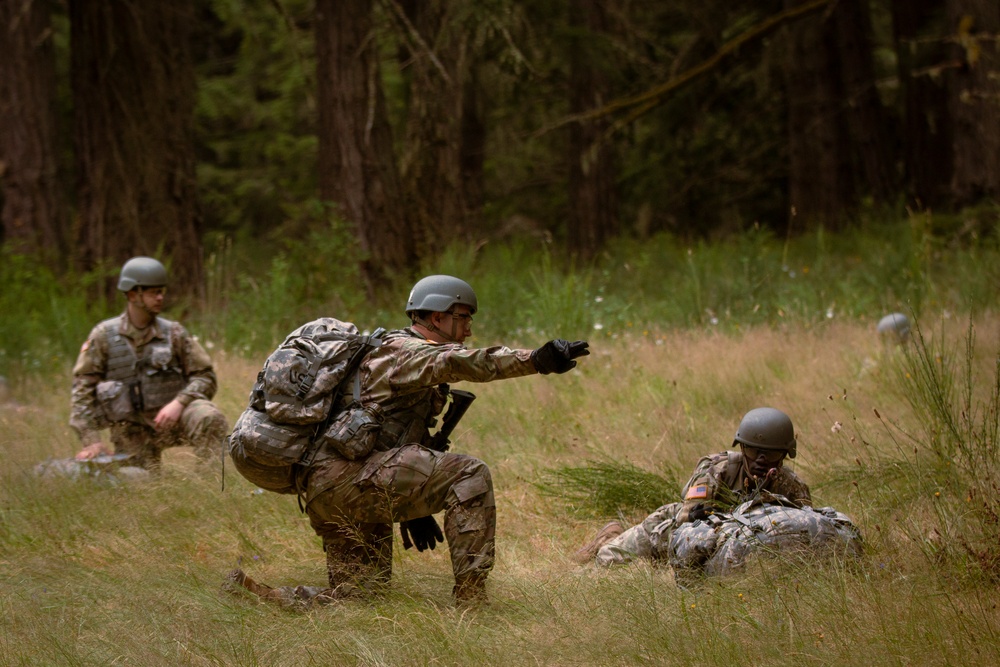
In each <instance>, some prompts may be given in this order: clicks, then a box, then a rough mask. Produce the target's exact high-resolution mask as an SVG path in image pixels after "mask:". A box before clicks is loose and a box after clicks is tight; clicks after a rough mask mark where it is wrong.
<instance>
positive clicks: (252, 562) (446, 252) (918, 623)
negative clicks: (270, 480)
mask: <svg viewBox="0 0 1000 667" xmlns="http://www.w3.org/2000/svg"><path fill="white" fill-rule="evenodd" d="M998 35H1000V6H998V5H997V3H996V2H994V1H993V0H940V1H932V0H909V1H907V0H891V1H890V0H875V1H872V2H861V1H858V0H809V1H802V2H799V1H794V0H786V1H784V2H778V1H771V0H765V1H763V2H753V3H733V2H726V1H725V0H707V1H702V2H697V3H695V2H681V1H671V0H666V1H661V2H638V1H636V2H629V1H627V0H608V1H607V2H596V1H583V0H581V1H573V2H570V1H566V2H548V3H514V2H507V1H505V0H486V1H483V2H475V3H473V2H461V1H453V2H437V1H428V2H420V1H418V0H399V1H394V0H379V1H377V2H363V1H360V0H348V1H343V2H337V1H335V0H315V2H307V1H305V0H303V1H296V2H292V1H287V0H285V1H282V0H272V1H271V2H235V1H229V0H211V1H206V0H200V1H196V0H178V1H176V2H169V3H154V2H139V1H121V0H119V1H111V2H101V3H88V2H77V1H74V0H69V1H68V2H43V1H41V0H0V40H2V41H0V202H2V207H3V208H2V219H3V231H2V233H3V236H2V248H0V253H2V255H0V285H2V290H0V313H2V318H0V375H2V376H4V377H6V379H7V384H6V385H4V386H2V387H0V390H2V392H3V393H2V395H0V399H2V400H0V403H2V405H0V424H2V435H0V438H2V443H0V444H2V447H3V451H4V455H3V457H2V459H0V476H2V480H3V483H2V485H0V499H2V506H0V512H2V517H0V574H2V575H3V578H4V580H5V581H8V582H11V583H12V585H11V586H9V587H7V588H5V589H4V591H3V592H2V593H0V609H2V610H3V612H4V613H3V614H2V617H3V619H4V620H3V621H2V625H0V630H2V633H0V665H4V664H38V663H39V662H42V663H44V664H109V663H113V662H119V663H131V664H248V665H249V664H302V663H303V662H305V663H313V664H431V663H444V664H472V663H476V664H535V663H538V662H541V663H544V664H626V663H628V664H634V663H636V662H638V663H650V664H689V663H690V661H691V660H692V657H693V656H698V658H699V659H704V660H705V661H706V662H709V663H713V664H715V663H723V662H741V663H743V662H749V663H750V664H778V663H782V662H785V661H787V659H788V656H789V655H794V656H795V659H796V660H797V661H798V662H801V663H803V664H831V662H834V663H839V664H867V665H870V664H956V663H964V662H980V663H983V664H991V663H993V662H998V661H1000V655H998V654H997V651H998V648H997V647H1000V638H998V637H997V636H996V627H998V624H997V621H998V615H997V610H996V604H997V603H996V586H997V582H998V580H1000V575H998V573H1000V546H998V545H1000V528H998V526H1000V521H998V519H997V517H998V516H1000V501H998V500H997V498H1000V449H998V446H997V443H998V440H997V434H998V425H1000V417H998V415H1000V410H998V407H1000V372H998V369H1000V366H998V365H997V360H998V354H1000V349H998V346H1000V321H998V316H997V314H996V313H997V289H996V286H997V285H998V284H1000V252H998V250H1000V248H998V231H997V228H998V222H1000V208H998V205H997V198H998V192H1000V75H998V72H1000V42H998ZM136 254H148V255H153V256H156V257H159V258H161V259H163V260H164V262H165V263H167V264H168V266H169V268H170V274H171V277H172V278H171V291H170V295H169V304H168V311H169V312H168V316H170V317H174V318H179V319H182V320H183V321H184V322H185V324H187V325H188V326H189V328H190V329H191V330H192V331H194V332H195V333H197V334H198V335H199V336H200V337H201V339H202V341H203V342H204V343H205V345H206V347H208V348H209V349H210V351H211V353H212V355H213V358H214V360H215V361H216V364H217V367H218V369H219V373H220V380H221V382H220V385H221V389H220V394H219V396H218V397H217V400H218V401H219V403H220V405H221V406H222V407H223V409H224V411H225V412H226V414H227V415H228V416H229V417H230V418H235V416H236V415H238V414H239V412H240V411H241V410H242V409H243V408H244V407H245V401H246V392H247V391H248V389H249V386H250V383H251V381H252V378H253V376H254V374H255V373H256V371H257V370H258V369H259V365H260V363H261V361H262V359H263V357H264V355H266V354H267V353H268V352H269V351H270V350H271V349H273V347H274V345H275V344H276V343H277V342H278V341H279V340H280V339H281V338H282V337H283V336H284V334H285V333H287V332H288V331H289V330H291V329H292V328H294V327H295V326H297V325H299V324H301V323H302V322H304V321H306V320H309V319H313V318H314V317H317V316H325V315H334V316H338V317H342V318H343V319H349V320H352V321H355V322H357V323H358V324H359V326H362V327H363V328H371V327H374V326H379V325H382V326H388V327H392V326H398V325H400V324H403V323H405V318H404V316H403V314H402V312H401V311H402V302H403V300H404V299H405V296H406V292H407V290H408V288H409V286H410V285H411V284H412V282H413V280H414V279H415V278H417V277H419V276H420V275H424V274H427V273H431V272H446V273H453V274H456V275H460V276H462V277H464V278H466V279H468V280H469V281H470V282H471V283H472V284H473V286H474V287H475V289H476V291H477V293H478V294H479V297H480V301H481V303H482V310H481V311H480V313H478V314H477V316H476V324H475V332H476V338H474V339H473V344H476V345H487V344H494V343H505V344H512V345H518V346H525V347H531V346H534V345H538V344H541V343H542V342H544V341H545V340H547V339H548V338H551V337H553V336H563V337H570V338H587V339H589V340H590V341H591V344H592V348H593V350H594V354H593V355H592V357H591V358H588V359H587V360H585V361H586V362H589V363H584V364H581V368H580V369H579V370H578V371H576V372H574V373H572V374H570V376H567V377H561V378H555V379H551V378H549V379H545V378H536V380H539V381H538V382H533V381H528V380H525V381H523V382H521V383H518V382H513V383H498V384H497V385H496V386H493V385H488V386H482V387H477V388H476V391H477V393H479V394H480V401H478V402H477V404H476V406H475V408H474V409H473V411H472V412H470V414H469V416H468V417H467V422H464V423H463V426H465V424H467V425H468V430H466V431H463V433H461V434H460V435H459V438H458V441H457V443H456V447H457V448H458V449H460V450H461V451H467V452H469V453H473V454H475V455H477V456H480V457H482V458H483V459H484V460H486V461H487V462H489V463H490V465H491V468H492V469H493V470H494V475H495V478H496V480H497V489H498V500H499V504H500V505H501V509H500V511H499V521H500V526H499V534H500V536H501V542H500V546H499V548H500V554H499V558H498V568H497V572H496V575H495V576H494V578H493V579H492V580H491V595H492V597H493V599H494V601H495V604H494V605H493V607H492V608H491V609H490V610H487V611H486V612H484V613H483V614H472V615H467V614H462V613H460V612H458V611H456V610H454V609H452V608H451V607H450V605H449V603H448V597H447V593H448V591H449V590H450V588H449V587H450V583H449V582H448V576H449V575H448V566H447V563H446V559H447V555H446V554H443V553H440V551H439V552H438V553H435V554H432V555H430V556H429V557H428V556H427V554H423V555H420V556H419V557H418V556H417V555H415V554H412V553H409V552H406V553H403V552H401V551H400V550H399V549H398V548H397V550H398V551H399V553H398V554H397V561H396V564H397V571H396V575H395V578H394V586H393V591H392V592H391V593H390V595H389V596H388V597H387V598H385V599H383V600H380V601H376V602H373V603H372V604H371V605H354V606H347V607H343V608H336V609H330V610H325V611H317V612H311V613H309V614H306V615H301V614H287V613H286V612H284V611H283V610H280V609H272V608H269V607H259V606H257V605H255V604H253V603H250V602H248V601H246V600H240V599H235V598H231V597H228V596H225V595H223V594H221V593H220V592H219V587H218V585H219V583H220V581H221V579H222V578H223V575H224V573H225V572H226V571H227V570H228V569H229V568H230V567H233V566H235V565H237V564H240V565H243V566H247V567H248V569H252V570H253V571H254V573H256V574H257V575H259V576H260V577H262V578H264V579H265V580H267V581H268V582H269V583H273V584H283V583H310V584H318V583H322V576H323V575H322V563H321V562H320V560H321V559H320V558H319V550H318V547H317V544H316V543H315V539H314V536H312V535H311V532H310V531H309V529H308V527H307V526H305V525H304V524H303V522H302V521H301V519H299V518H297V510H295V508H294V502H289V500H290V499H289V498H287V497H281V496H276V495H273V494H265V495H260V494H258V493H256V491H255V490H254V489H253V488H251V487H250V486H249V485H248V484H246V483H245V482H244V481H243V480H241V479H240V478H238V477H236V476H235V475H233V474H232V471H231V469H230V471H229V474H227V476H226V485H227V490H226V491H224V492H223V491H218V490H217V488H218V487H217V486H216V485H215V484H214V482H215V481H216V480H214V479H212V480H211V483H206V479H205V477H204V475H203V474H199V473H197V472H196V470H195V469H194V467H193V465H192V462H191V461H190V460H189V459H188V458H187V457H186V456H185V454H184V453H183V452H178V453H176V455H174V454H175V453H174V452H171V453H170V454H171V456H169V457H168V460H167V464H168V465H167V474H166V475H165V476H164V478H163V479H162V480H158V481H156V482H155V483H152V484H149V485H147V486H145V487H144V488H141V489H138V490H133V489H128V488H121V487H114V486H105V485H101V484H95V485H88V484H79V485H67V484H59V483H56V484H39V483H38V482H37V480H36V479H35V478H34V477H33V475H32V473H31V470H32V468H33V466H34V464H35V463H37V462H38V461H39V460H41V459H43V458H45V457H49V456H52V457H60V456H68V455H70V454H71V453H72V452H73V451H74V449H75V446H76V443H75V442H74V440H73V437H72V434H71V433H70V432H69V429H68V427H67V426H66V422H67V418H68V417H67V414H68V387H69V383H70V375H71V366H72V363H73V360H74V359H75V356H76V352H77V350H78V349H79V345H80V343H81V342H82V341H83V339H84V338H85V336H86V334H87V332H88V331H89V329H90V328H91V327H92V326H93V324H94V323H96V322H97V321H99V320H100V319H101V318H103V317H107V316H110V315H113V314H115V313H117V312H120V309H121V303H122V302H121V298H120V296H118V295H117V294H116V292H115V290H114V285H115V281H116V278H117V274H118V271H119V269H120V267H121V264H122V263H123V262H124V261H125V260H126V259H127V258H129V257H131V256H133V255H136ZM890 311H901V312H904V313H906V314H907V315H908V316H910V318H911V320H912V321H913V322H914V323H915V324H916V325H917V326H918V327H919V331H918V332H917V335H915V337H914V339H915V340H914V344H913V345H911V346H907V347H905V348H900V349H896V350H885V349H882V348H880V347H879V346H878V345H877V341H876V340H875V337H874V324H875V322H876V321H877V319H878V318H879V317H880V316H881V315H883V314H885V313H886V312H890ZM546 380H550V381H546ZM560 380H561V381H562V382H560ZM58 387H64V388H65V391H59V390H58ZM54 388H55V389H54ZM757 404H773V405H777V406H779V407H783V408H786V409H787V410H788V411H789V412H790V414H792V416H793V419H794V420H795V423H796V426H797V431H798V432H799V435H800V438H802V450H803V454H802V455H801V456H800V457H799V459H797V461H796V466H800V467H799V468H797V469H798V470H801V471H802V472H803V474H804V475H805V476H806V477H807V479H808V480H809V481H810V483H811V484H812V486H813V489H814V493H815V494H816V495H817V497H819V498H821V499H822V501H823V502H824V504H831V505H834V506H835V507H837V508H839V509H843V510H845V511H847V512H848V513H849V514H851V516H852V517H854V518H855V520H856V521H857V522H858V523H859V525H860V526H861V528H862V532H863V533H864V535H865V538H866V543H867V545H868V552H867V554H866V557H865V558H864V559H863V560H862V561H861V562H860V563H840V562H833V563H825V564H824V567H820V568H817V567H815V566H814V564H811V563H808V562H799V561H797V560H791V561H788V560H786V561H779V562H777V563H771V564H770V565H769V564H767V563H761V564H755V565H754V566H753V568H751V569H750V570H749V571H748V572H747V573H745V574H744V575H741V576H738V577H735V578H732V579H729V580H726V581H720V582H713V583H711V584H709V585H707V586H705V587H703V588H699V589H695V590H681V589H677V588H676V587H674V586H673V585H672V580H671V578H670V576H669V572H666V571H663V570H659V569H656V568H635V569H629V570H628V571H621V572H616V573H600V574H599V573H596V572H594V571H593V570H592V569H591V568H577V567H575V565H573V564H572V563H571V562H570V561H569V559H568V554H569V553H570V552H571V551H572V550H573V549H574V548H575V547H576V546H578V545H579V544H580V543H581V542H582V541H583V540H585V539H586V538H587V537H589V535H590V534H592V532H593V530H594V529H596V528H598V527H599V526H600V525H601V524H602V523H603V522H604V521H606V520H607V519H608V518H612V517H614V516H621V517H623V518H625V519H626V520H638V519H641V518H642V516H643V515H644V512H646V511H648V510H650V509H652V508H654V507H655V506H656V505H658V504H660V502H662V501H663V500H664V499H665V498H669V497H672V495H675V494H676V492H677V486H678V484H679V483H681V482H683V479H682V478H683V477H684V476H686V474H687V473H688V472H689V470H690V468H691V467H692V465H693V462H694V461H695V460H696V458H697V457H698V456H700V455H702V454H704V453H706V447H708V448H710V449H711V450H713V451H714V450H715V449H721V448H723V447H725V446H726V445H727V444H728V441H727V440H728V438H729V437H730V435H731V431H732V429H733V428H734V426H735V423H736V420H738V418H739V416H740V415H741V414H742V413H743V412H744V411H745V410H747V409H749V408H751V407H754V406H755V405H757ZM86 508H100V511H99V512H93V511H86ZM148 520H152V521H155V522H156V524H157V529H156V530H152V529H151V528H150V526H149V523H148ZM137 554H138V555H141V557H137ZM331 627H336V628H337V632H336V633H331V631H330V628H331ZM706 636H711V637H712V638H713V641H712V642H710V643H709V644H710V645H707V644H706V641H705V638H706ZM990 656H993V657H992V658H991V657H990Z"/></svg>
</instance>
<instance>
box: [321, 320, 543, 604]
mask: <svg viewBox="0 0 1000 667" xmlns="http://www.w3.org/2000/svg"><path fill="white" fill-rule="evenodd" d="M530 357H531V350H511V349H508V348H505V347H490V348H484V349H466V348H465V347H464V346H463V345H461V344H459V343H435V342H432V341H430V340H427V339H425V338H423V337H422V336H420V335H419V334H418V333H416V332H415V331H414V330H412V329H409V328H407V329H402V330H397V331H392V332H389V333H388V334H386V335H385V337H384V339H383V343H382V345H381V347H379V348H378V349H376V350H374V351H373V352H372V353H371V354H370V355H369V356H368V357H367V358H366V359H365V360H364V361H363V362H362V364H361V367H360V373H361V403H362V404H364V405H368V404H371V403H375V404H377V405H378V406H379V408H380V410H381V412H382V414H383V416H384V420H383V422H382V426H381V430H380V433H379V436H378V439H377V442H376V444H375V446H374V449H373V451H372V452H371V453H370V454H369V455H367V456H366V457H362V458H359V459H357V460H353V461H349V460H346V459H344V458H340V457H337V456H334V457H331V458H327V459H326V460H324V461H321V462H320V463H317V464H315V465H314V466H312V467H311V468H310V469H308V470H306V471H304V473H303V475H304V480H303V481H304V484H305V489H306V513H307V514H308V515H309V520H310V522H311V524H312V527H313V529H314V530H315V531H316V534H317V535H319V536H320V537H321V538H322V539H323V548H324V550H325V551H326V555H327V570H328V574H329V580H330V586H331V588H332V589H333V590H334V591H335V593H334V594H335V595H342V594H350V593H351V592H352V591H354V590H356V589H361V590H362V591H363V590H367V589H370V588H372V587H375V586H378V585H381V584H384V583H386V582H388V580H389V577H390V575H391V568H392V524H393V522H394V521H409V520H413V519H418V518H421V517H425V516H430V515H431V514H434V513H437V512H439V511H441V510H444V511H445V516H444V533H445V536H446V537H447V540H448V548H449V550H450V552H451V561H452V569H453V572H454V575H455V580H456V585H457V586H460V585H462V584H463V582H468V581H477V582H482V581H483V580H484V579H485V578H486V576H487V575H488V573H489V571H490V569H491V568H492V567H493V556H494V535H495V529H496V503H495V500H494V497H493V480H492V478H491V477H490V471H489V468H487V466H486V464H485V463H483V462H482V461H480V460H478V459H476V458H473V457H471V456H465V455H461V454H453V453H448V452H437V451H432V450H430V449H427V448H426V447H424V446H423V445H424V444H427V443H428V442H429V439H430V427H432V426H434V424H435V422H436V419H435V418H436V416H437V415H438V414H440V412H441V411H442V409H443V408H444V404H445V395H446V394H445V392H444V391H443V389H442V388H441V387H440V385H441V384H442V383H449V382H459V381H463V380H464V381H469V382H490V381H493V380H501V379H507V378H515V377H521V376H525V375H531V374H534V373H536V370H535V367H534V365H533V364H532V362H531V359H530ZM349 399H350V397H348V398H345V400H349Z"/></svg>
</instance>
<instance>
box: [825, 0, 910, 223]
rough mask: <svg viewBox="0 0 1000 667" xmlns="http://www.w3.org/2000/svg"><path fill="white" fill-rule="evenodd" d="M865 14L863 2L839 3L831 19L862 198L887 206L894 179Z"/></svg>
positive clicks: (848, 0) (889, 137)
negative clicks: (863, 189) (860, 181)
mask: <svg viewBox="0 0 1000 667" xmlns="http://www.w3.org/2000/svg"><path fill="white" fill-rule="evenodd" d="M869 11H870V10H869V9H868V2H867V0H866V1H864V2H862V1H861V0H838V2H837V4H836V6H835V7H834V10H833V15H832V17H831V18H832V19H833V21H834V24H835V28H834V29H835V30H836V39H837V60H838V61H839V64H840V67H839V69H840V71H841V76H842V78H843V85H844V93H845V95H846V100H845V104H846V106H845V108H844V112H845V113H846V115H847V120H848V127H849V129H850V132H851V137H852V139H853V141H852V142H851V145H852V146H854V148H855V151H856V158H855V159H856V160H857V163H858V171H859V173H860V174H861V175H862V176H863V178H864V180H863V182H864V184H865V186H866V187H865V192H866V193H867V194H869V195H871V197H872V199H873V201H874V202H875V203H877V204H887V203H889V202H891V201H892V200H893V198H894V197H895V194H896V192H897V181H898V178H897V176H896V173H895V166H894V164H893V163H894V160H893V138H892V133H891V132H890V130H889V124H888V121H887V119H886V114H885V109H884V108H883V106H882V100H881V99H880V98H879V94H878V89H877V88H876V87H875V65H874V61H873V55H872V37H871V33H872V27H871V16H870V14H869Z"/></svg>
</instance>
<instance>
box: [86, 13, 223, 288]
mask: <svg viewBox="0 0 1000 667" xmlns="http://www.w3.org/2000/svg"><path fill="white" fill-rule="evenodd" d="M69 9H70V21H71V45H72V63H71V69H72V88H73V106H74V109H75V139H76V156H77V163H78V169H79V190H78V192H79V207H80V228H79V230H78V237H77V241H78V242H77V248H78V252H79V257H78V262H79V264H80V266H81V267H82V268H84V269H92V268H95V267H98V266H112V267H117V266H120V265H121V264H122V263H124V262H125V260H127V259H128V258H129V257H132V256H134V255H151V256H155V257H157V258H159V259H161V260H163V261H164V262H165V263H167V264H168V266H169V269H170V285H171V288H172V289H175V290H178V291H180V293H181V294H183V295H188V296H193V297H196V298H199V297H202V296H203V281H202V252H201V218H200V212H199V207H198V200H197V189H196V181H195V155H194V144H193V137H192V128H193V122H194V115H193V114H194V94H195V80H194V69H193V67H192V63H191V59H190V55H189V45H188V31H189V29H190V27H191V25H192V22H193V20H194V12H193V5H192V2H191V0H176V1H172V2H146V1H144V0H106V1H104V2H87V1H85V0H71V1H70V4H69Z"/></svg>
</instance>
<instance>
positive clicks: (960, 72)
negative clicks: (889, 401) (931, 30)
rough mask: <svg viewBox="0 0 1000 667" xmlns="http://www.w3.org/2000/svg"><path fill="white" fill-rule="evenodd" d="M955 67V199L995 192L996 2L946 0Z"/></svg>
mask: <svg viewBox="0 0 1000 667" xmlns="http://www.w3.org/2000/svg"><path fill="white" fill-rule="evenodd" d="M947 7H948V22H949V24H950V27H951V32H952V35H953V37H954V39H955V44H954V45H953V46H952V53H953V54H954V59H955V61H956V62H957V63H959V66H958V67H955V68H952V69H950V70H949V72H950V74H951V77H950V80H949V94H948V109H949V111H950V114H951V119H952V129H953V143H952V149H953V154H954V160H955V161H954V171H953V172H952V178H951V193H952V197H953V199H954V202H955V204H957V205H958V206H967V205H970V204H975V203H977V202H979V201H981V200H982V199H984V198H996V197H998V196H1000V3H998V2H997V0H948V3H947Z"/></svg>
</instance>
